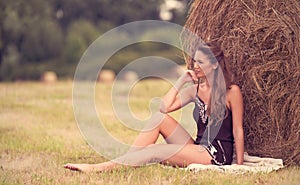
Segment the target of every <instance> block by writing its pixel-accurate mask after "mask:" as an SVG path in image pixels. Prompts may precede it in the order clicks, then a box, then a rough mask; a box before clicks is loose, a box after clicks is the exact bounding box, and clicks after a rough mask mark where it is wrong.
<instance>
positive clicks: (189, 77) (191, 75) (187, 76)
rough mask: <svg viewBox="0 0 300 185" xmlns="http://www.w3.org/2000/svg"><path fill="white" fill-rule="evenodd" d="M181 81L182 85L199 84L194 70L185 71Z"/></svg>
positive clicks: (180, 78)
mask: <svg viewBox="0 0 300 185" xmlns="http://www.w3.org/2000/svg"><path fill="white" fill-rule="evenodd" d="M179 80H180V81H182V83H189V82H193V83H197V82H198V78H197V76H196V73H195V71H193V70H185V71H184V73H183V74H182V75H181V76H180V77H179Z"/></svg>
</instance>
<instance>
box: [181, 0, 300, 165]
mask: <svg viewBox="0 0 300 185" xmlns="http://www.w3.org/2000/svg"><path fill="white" fill-rule="evenodd" d="M299 12H300V2H299V0H285V1H279V0H278V1H274V0H214V1H207V0H194V1H193V2H192V3H191V5H190V12H189V16H188V19H187V21H186V24H185V27H186V28H187V29H189V30H190V31H192V32H193V33H196V34H197V35H198V36H199V37H200V38H201V39H202V40H204V41H208V40H218V41H219V42H220V44H221V45H222V47H223V49H224V52H225V55H226V56H227V57H228V58H229V61H230V62H231V63H230V65H231V68H232V72H233V73H234V75H235V76H237V77H238V78H236V83H237V84H238V85H239V86H240V87H241V89H242V92H243V95H244V104H245V105H244V106H245V118H244V127H245V146H246V150H247V151H248V152H249V153H250V154H252V155H258V156H267V157H276V158H282V159H283V160H284V162H285V164H287V165H291V164H297V165H299V164H300V142H299V141H300V116H299V104H300V102H299V97H300V91H299V89H300V88H299V84H300V66H299V60H300V16H299ZM183 44H184V45H185V47H187V48H188V49H189V50H190V51H191V52H193V51H194V48H195V43H194V42H193V38H192V37H186V38H183ZM185 57H186V58H185V59H186V62H187V63H188V62H190V57H188V56H185Z"/></svg>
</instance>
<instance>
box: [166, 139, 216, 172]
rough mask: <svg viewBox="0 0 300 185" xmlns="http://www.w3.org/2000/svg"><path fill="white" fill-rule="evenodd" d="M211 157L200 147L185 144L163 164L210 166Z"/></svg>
mask: <svg viewBox="0 0 300 185" xmlns="http://www.w3.org/2000/svg"><path fill="white" fill-rule="evenodd" d="M211 160H212V157H211V155H210V154H209V153H208V152H207V151H206V150H205V148H204V147H203V146H201V145H194V144H187V145H185V146H184V147H183V148H182V149H181V150H180V151H178V152H177V153H175V154H174V155H172V156H171V157H170V158H168V159H166V160H164V161H163V163H166V164H169V165H172V166H179V167H186V166H187V165H189V164H192V163H196V164H205V165H207V164H211Z"/></svg>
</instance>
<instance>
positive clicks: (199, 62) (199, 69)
mask: <svg viewBox="0 0 300 185" xmlns="http://www.w3.org/2000/svg"><path fill="white" fill-rule="evenodd" d="M217 66H218V64H217V63H216V64H211V63H210V61H209V58H208V56H207V55H206V54H204V53H203V52H202V51H200V50H197V51H196V53H195V56H194V68H193V70H194V71H195V73H196V76H197V77H198V78H201V77H204V76H207V75H209V74H211V73H212V72H213V71H214V70H215V69H216V67H217Z"/></svg>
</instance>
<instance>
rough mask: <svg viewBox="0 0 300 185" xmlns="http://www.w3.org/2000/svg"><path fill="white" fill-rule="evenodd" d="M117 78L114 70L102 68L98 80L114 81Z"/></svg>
mask: <svg viewBox="0 0 300 185" xmlns="http://www.w3.org/2000/svg"><path fill="white" fill-rule="evenodd" d="M114 80H115V73H114V72H113V71H112V70H108V69H104V70H101V71H100V73H99V76H98V82H104V83H112V82H113V81H114Z"/></svg>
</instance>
